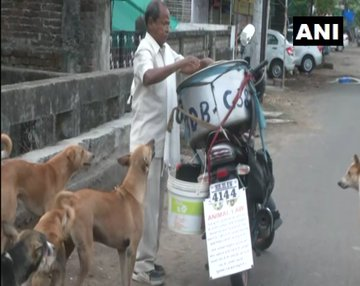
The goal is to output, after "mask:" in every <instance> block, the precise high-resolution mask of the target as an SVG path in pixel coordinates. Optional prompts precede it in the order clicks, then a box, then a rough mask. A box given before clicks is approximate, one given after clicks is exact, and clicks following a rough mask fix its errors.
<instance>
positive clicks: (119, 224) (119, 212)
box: [55, 140, 154, 286]
mask: <svg viewBox="0 0 360 286" xmlns="http://www.w3.org/2000/svg"><path fill="white" fill-rule="evenodd" d="M153 157H154V140H151V141H150V142H149V143H147V144H145V145H140V146H139V147H138V148H136V149H135V150H134V152H133V153H132V154H129V155H126V156H124V157H121V158H119V159H118V162H119V163H120V164H121V165H125V166H129V170H128V172H127V174H126V176H125V178H124V181H123V183H122V184H121V186H117V187H115V189H114V190H113V191H112V192H101V191H96V190H91V189H82V190H79V191H76V192H74V193H73V192H68V191H62V192H60V193H59V194H58V195H57V198H56V201H55V204H69V205H71V206H72V207H73V208H74V209H75V223H74V226H73V228H72V230H71V238H72V240H73V242H74V244H75V246H76V248H77V251H78V254H79V261H80V275H79V277H78V280H77V284H76V285H78V286H80V285H83V283H84V280H85V278H86V276H87V274H88V272H89V268H90V264H91V262H92V251H93V244H94V241H97V242H100V243H103V244H105V245H107V246H109V247H112V248H116V249H117V251H118V254H119V257H120V274H121V282H122V283H121V284H120V285H123V286H125V285H130V282H131V275H132V272H133V269H134V264H135V257H136V250H137V247H138V244H139V241H140V238H141V236H142V232H143V220H144V207H143V201H144V197H145V192H146V185H147V175H148V171H149V167H150V163H151V160H152V158H153Z"/></svg>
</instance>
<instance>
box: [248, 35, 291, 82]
mask: <svg viewBox="0 0 360 286" xmlns="http://www.w3.org/2000/svg"><path fill="white" fill-rule="evenodd" d="M284 40H285V37H284V36H283V35H282V34H281V33H280V32H278V31H275V30H272V29H269V30H268V33H267V45H266V50H265V58H266V59H267V60H268V62H269V64H268V66H267V71H268V74H269V76H270V77H273V78H281V77H282V74H283V58H284V56H285V70H286V71H287V72H288V73H290V74H292V73H293V71H294V68H295V57H294V47H293V45H292V44H290V43H289V42H288V41H286V51H285V54H284ZM249 47H250V46H247V47H246V48H245V51H244V55H243V58H244V59H245V60H246V61H248V62H250V58H251V48H249Z"/></svg>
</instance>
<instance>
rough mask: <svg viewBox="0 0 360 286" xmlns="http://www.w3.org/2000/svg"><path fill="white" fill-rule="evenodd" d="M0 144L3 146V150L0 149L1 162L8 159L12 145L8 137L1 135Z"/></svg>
mask: <svg viewBox="0 0 360 286" xmlns="http://www.w3.org/2000/svg"><path fill="white" fill-rule="evenodd" d="M1 144H3V146H4V150H2V149H1V160H2V159H6V158H9V157H10V154H11V151H12V148H13V143H12V140H11V138H10V137H9V135H7V134H5V133H1ZM1 148H2V147H1Z"/></svg>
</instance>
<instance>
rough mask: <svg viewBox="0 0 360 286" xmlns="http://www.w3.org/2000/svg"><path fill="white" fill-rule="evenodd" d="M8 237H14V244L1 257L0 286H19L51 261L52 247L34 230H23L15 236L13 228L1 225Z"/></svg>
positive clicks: (42, 235) (43, 236)
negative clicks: (15, 239)
mask: <svg viewBox="0 0 360 286" xmlns="http://www.w3.org/2000/svg"><path fill="white" fill-rule="evenodd" d="M3 227H4V231H5V232H6V234H7V235H9V236H16V238H17V242H16V244H15V245H14V246H13V247H12V248H11V249H10V250H9V251H7V252H5V253H3V254H2V255H1V285H6V286H20V285H21V284H22V283H24V282H26V281H27V280H28V279H29V277H30V276H31V274H32V273H33V272H34V271H36V270H37V269H40V268H42V267H47V265H48V264H51V263H52V261H53V248H52V245H51V244H49V243H48V242H47V241H46V238H45V235H44V234H42V233H40V232H38V231H35V230H24V231H22V232H21V233H20V234H17V231H16V230H15V228H13V227H12V226H10V225H9V224H6V223H4V224H3Z"/></svg>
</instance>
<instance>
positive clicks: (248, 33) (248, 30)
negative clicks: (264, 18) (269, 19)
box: [240, 24, 255, 46]
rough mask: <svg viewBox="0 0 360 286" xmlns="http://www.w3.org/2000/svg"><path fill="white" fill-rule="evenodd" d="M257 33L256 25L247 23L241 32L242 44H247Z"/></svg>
mask: <svg viewBox="0 0 360 286" xmlns="http://www.w3.org/2000/svg"><path fill="white" fill-rule="evenodd" d="M254 34H255V27H254V25H252V24H247V25H246V26H245V28H244V29H243V30H242V31H241V34H240V43H241V45H242V46H247V45H248V44H249V43H250V41H251V39H252V38H253V36H254Z"/></svg>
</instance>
